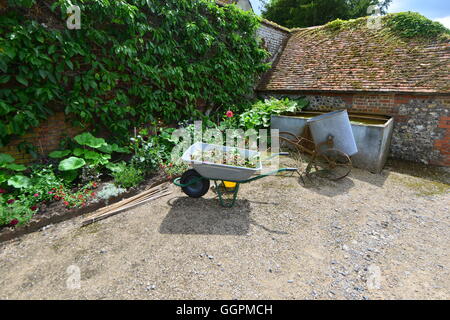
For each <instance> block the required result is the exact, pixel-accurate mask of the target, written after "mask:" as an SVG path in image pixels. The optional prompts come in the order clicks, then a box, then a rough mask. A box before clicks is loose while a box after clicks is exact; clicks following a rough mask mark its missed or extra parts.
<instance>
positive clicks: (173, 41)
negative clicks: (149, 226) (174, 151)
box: [0, 0, 268, 146]
mask: <svg viewBox="0 0 450 320" xmlns="http://www.w3.org/2000/svg"><path fill="white" fill-rule="evenodd" d="M70 5H78V6H79V7H80V9H81V29H79V30H69V29H68V28H67V26H66V20H67V18H68V14H67V8H68V7H69V6H70ZM258 25H259V18H258V17H257V16H255V15H254V14H253V13H248V12H244V11H242V10H240V9H238V8H237V7H236V6H224V7H220V6H217V5H216V3H215V2H214V1H212V0H166V1H160V0H135V1H133V0H115V1H108V0H79V1H77V0H59V1H51V0H47V1H46V0H42V1H36V0H19V1H17V0H14V1H12V0H8V1H7V7H6V9H5V8H3V9H2V8H0V72H1V73H0V146H2V145H5V144H6V143H8V141H9V140H10V138H11V137H12V136H14V135H22V134H24V133H25V132H26V131H27V130H29V129H30V128H31V127H34V126H37V125H39V123H40V121H42V120H44V119H46V118H47V117H48V116H49V115H50V114H52V113H53V112H55V111H64V112H65V113H66V114H67V115H69V116H70V117H71V118H72V119H73V121H74V124H77V125H82V126H83V125H86V124H95V125H96V127H98V126H100V125H102V126H104V127H106V128H108V129H109V130H111V131H113V132H114V133H115V135H116V136H124V135H125V134H126V132H127V131H128V130H129V129H130V128H131V127H133V126H136V125H141V124H144V123H147V122H150V121H152V122H153V121H156V120H162V121H165V122H177V121H179V120H182V119H186V118H192V117H195V116H196V115H198V113H199V111H197V108H196V106H197V104H198V102H199V101H201V102H203V103H205V104H206V105H208V106H211V107H214V108H215V110H220V109H221V108H227V109H228V108H230V106H236V105H237V106H239V105H242V104H243V103H244V102H245V101H246V99H248V96H249V93H251V91H252V88H253V84H254V81H255V79H256V78H257V76H258V75H259V74H260V73H261V72H263V71H265V70H267V68H268V65H267V64H265V63H264V59H265V58H266V56H267V52H266V51H265V50H264V49H262V48H261V46H260V43H259V41H258V40H257V39H256V37H255V31H256V29H257V28H258Z"/></svg>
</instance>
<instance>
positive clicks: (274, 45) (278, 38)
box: [256, 20, 289, 62]
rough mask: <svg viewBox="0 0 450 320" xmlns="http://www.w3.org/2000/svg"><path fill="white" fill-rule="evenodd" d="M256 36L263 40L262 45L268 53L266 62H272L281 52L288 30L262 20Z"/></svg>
mask: <svg viewBox="0 0 450 320" xmlns="http://www.w3.org/2000/svg"><path fill="white" fill-rule="evenodd" d="M256 34H257V36H258V37H260V38H262V39H263V40H264V45H265V47H266V49H267V51H269V52H270V57H269V59H268V61H270V62H273V61H274V60H275V59H276V58H277V57H278V55H279V53H280V52H281V51H282V50H283V47H284V46H285V44H286V41H287V39H288V37H289V30H288V29H286V28H283V27H281V26H278V25H277V24H275V23H273V22H270V21H267V20H263V21H262V22H261V26H260V27H259V29H258V31H257V33H256Z"/></svg>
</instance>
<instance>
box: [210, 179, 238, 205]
mask: <svg viewBox="0 0 450 320" xmlns="http://www.w3.org/2000/svg"><path fill="white" fill-rule="evenodd" d="M239 185H240V184H239V183H236V187H235V188H234V190H233V199H232V200H231V202H229V203H226V201H224V200H225V199H223V195H224V193H223V192H222V188H221V186H220V184H218V183H217V181H216V180H214V186H215V187H216V191H217V195H218V196H219V202H220V205H221V206H222V207H225V208H232V207H233V206H234V204H235V203H236V198H237V195H238V192H239Z"/></svg>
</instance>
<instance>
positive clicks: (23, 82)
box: [16, 75, 28, 86]
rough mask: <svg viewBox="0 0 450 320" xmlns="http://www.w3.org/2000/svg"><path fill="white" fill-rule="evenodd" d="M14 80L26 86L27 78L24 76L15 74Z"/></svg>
mask: <svg viewBox="0 0 450 320" xmlns="http://www.w3.org/2000/svg"><path fill="white" fill-rule="evenodd" d="M16 80H17V81H18V82H20V83H21V84H23V85H24V86H28V80H27V79H25V78H24V77H22V76H20V75H17V76H16Z"/></svg>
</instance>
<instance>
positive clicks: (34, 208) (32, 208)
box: [30, 206, 38, 211]
mask: <svg viewBox="0 0 450 320" xmlns="http://www.w3.org/2000/svg"><path fill="white" fill-rule="evenodd" d="M37 208H38V207H37V206H32V207H31V208H30V209H31V210H33V211H36V210H37Z"/></svg>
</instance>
